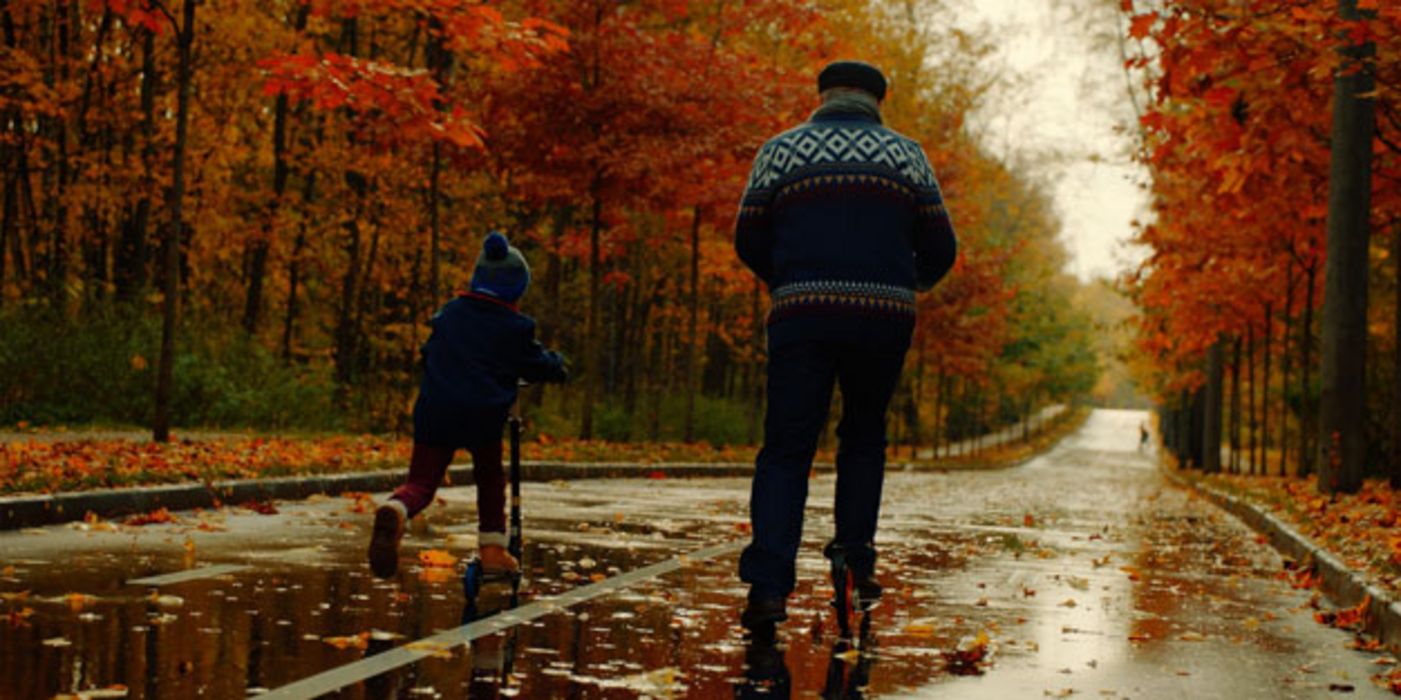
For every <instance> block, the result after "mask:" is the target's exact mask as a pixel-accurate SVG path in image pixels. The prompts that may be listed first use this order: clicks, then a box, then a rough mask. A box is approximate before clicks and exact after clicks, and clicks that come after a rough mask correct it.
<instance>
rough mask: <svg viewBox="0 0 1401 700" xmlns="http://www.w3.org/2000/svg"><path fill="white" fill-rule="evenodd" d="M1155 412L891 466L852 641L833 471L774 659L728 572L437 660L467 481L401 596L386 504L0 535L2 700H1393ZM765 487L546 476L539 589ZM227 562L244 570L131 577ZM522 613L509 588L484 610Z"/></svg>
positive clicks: (414, 545)
mask: <svg viewBox="0 0 1401 700" xmlns="http://www.w3.org/2000/svg"><path fill="white" fill-rule="evenodd" d="M1142 418H1143V415H1142V414H1140V413H1134V412H1113V411H1100V412H1097V413H1096V414H1094V415H1093V416H1092V418H1091V419H1090V422H1089V423H1088V424H1087V425H1086V427H1085V428H1084V429H1083V430H1081V431H1080V432H1079V433H1077V434H1076V435H1074V436H1072V437H1071V438H1069V439H1067V440H1066V441H1065V442H1063V443H1062V444H1061V445H1059V446H1058V447H1057V448H1055V449H1054V450H1052V451H1051V452H1049V453H1047V454H1046V455H1043V456H1042V457H1040V458H1037V459H1035V460H1033V461H1031V462H1029V463H1027V464H1025V465H1023V466H1020V467H1018V468H1015V469H1012V470H1006V471H998V472H982V473H948V474H937V473H904V472H899V471H892V473H890V474H889V476H888V478H887V480H886V484H887V488H886V499H885V509H884V512H883V519H882V523H881V532H880V535H879V543H878V544H879V546H880V549H881V556H882V562H881V571H880V579H881V582H882V584H883V585H884V586H885V589H886V598H885V600H884V601H883V602H882V603H881V605H880V606H879V607H877V608H876V609H875V610H874V611H873V612H872V613H871V614H870V616H869V618H868V620H867V621H866V626H865V627H864V628H863V629H862V631H861V633H860V634H859V635H858V636H857V638H856V639H854V640H844V639H840V638H839V637H838V634H837V625H836V623H835V620H834V619H833V618H832V615H831V609H830V608H829V606H828V604H827V599H828V597H829V596H830V587H829V585H828V583H827V581H826V562H825V561H824V560H823V559H822V558H821V555H820V551H821V544H822V542H823V540H824V539H825V536H826V535H827V534H828V533H829V532H830V529H831V503H830V499H831V493H832V481H831V479H830V478H823V477H819V478H817V479H815V480H814V483H813V490H812V498H811V501H810V505H809V510H808V520H807V525H806V532H807V535H808V537H807V540H806V541H805V545H804V549H803V553H802V556H801V559H800V562H799V577H800V586H799V590H798V592H797V594H796V595H795V596H794V598H793V599H792V600H791V601H790V619H789V621H788V622H787V623H785V624H784V625H783V626H782V628H781V630H780V633H779V636H778V638H777V640H776V641H775V642H773V643H759V642H753V641H751V640H746V639H745V637H744V636H743V635H742V634H741V631H740V629H739V627H738V625H737V618H738V611H739V607H740V606H741V605H742V603H743V599H744V594H745V589H744V587H743V586H742V585H741V584H740V583H739V582H738V580H737V579H736V577H735V574H734V568H735V563H736V562H735V557H734V556H732V555H731V556H725V557H721V558H718V559H716V560H712V561H687V562H686V563H685V564H684V565H683V566H682V568H681V570H680V571H679V572H676V573H671V574H667V575H664V576H662V577H660V578H658V579H654V580H649V581H646V582H643V583H641V584H638V585H636V586H633V587H631V588H628V589H626V590H624V591H622V592H617V593H612V594H609V595H606V596H602V597H599V598H596V599H593V600H589V601H587V602H584V603H581V604H579V605H577V606H574V607H571V608H568V609H565V610H560V611H557V612H552V613H550V614H547V615H545V616H544V617H541V618H538V619H536V620H533V621H530V622H527V623H524V624H521V625H517V626H515V627H512V628H510V629H508V630H506V631H504V632H500V633H497V634H493V635H490V636H487V637H483V638H481V639H477V640H475V641H473V642H472V643H471V644H470V645H467V646H461V645H459V646H457V647H443V648H430V647H426V646H424V643H423V642H421V641H419V640H423V639H424V638H426V637H429V636H431V635H433V634H435V633H437V632H440V631H443V630H447V629H451V628H454V627H457V626H459V625H462V624H464V623H465V622H467V621H468V620H464V619H463V609H464V605H463V596H462V589H461V585H460V581H459V578H458V577H459V575H460V567H461V565H462V563H461V562H459V563H458V564H457V565H456V566H450V567H441V566H428V565H426V564H419V563H415V562H417V561H418V555H419V553H421V552H424V551H428V550H443V551H449V552H452V553H454V554H456V555H458V556H466V555H469V554H470V552H471V550H472V549H473V548H474V545H475V536H474V534H473V533H474V531H475V527H474V525H473V524H474V523H475V516H474V513H473V508H474V505H473V503H474V495H473V493H472V490H471V489H470V488H467V489H446V490H444V491H443V492H442V493H441V496H442V499H441V501H440V503H439V504H437V505H435V506H434V507H432V508H431V509H430V511H429V513H428V515H427V517H426V518H424V519H423V520H422V521H421V522H415V523H414V524H413V526H412V528H411V530H410V533H409V536H408V538H407V539H406V541H405V549H404V561H405V563H406V566H404V567H403V568H402V569H403V570H402V571H401V574H400V576H399V577H398V578H396V579H394V580H391V581H379V580H376V579H374V578H373V577H371V576H370V574H369V571H368V569H367V567H366V566H365V564H364V561H363V548H364V545H365V542H366V538H367V533H368V528H369V524H370V522H369V521H370V516H369V515H368V512H367V511H368V508H369V507H371V505H372V501H371V500H370V497H369V496H365V495H361V496H360V497H354V496H352V497H335V498H317V499H312V500H311V501H308V502H305V503H286V504H277V508H278V510H279V511H280V512H277V513H275V514H262V513H258V512H254V511H252V510H248V509H240V508H228V509H224V510H220V511H211V512H204V513H182V514H180V518H179V521H178V522H176V523H172V524H160V525H148V526H143V527H129V526H123V525H117V524H112V523H104V522H87V523H82V524H77V525H73V526H66V527H54V528H45V529H42V530H29V531H23V532H10V533H0V615H3V619H0V698H53V697H55V696H58V695H61V694H65V693H67V694H76V693H79V692H88V693H89V695H88V697H130V698H194V697H208V698H243V697H248V696H250V695H255V694H258V693H261V692H264V691H266V690H269V689H275V688H278V687H280V686H283V685H286V684H288V683H291V682H293V681H297V680H299V679H302V678H306V677H308V676H311V675H314V674H316V673H320V672H322V671H326V670H329V669H334V668H337V667H341V666H344V665H346V664H350V663H353V662H356V661H357V660H360V659H363V658H366V657H367V656H373V655H375V654H378V653H382V652H384V651H386V650H389V649H395V648H398V647H402V646H406V645H407V646H409V647H410V648H415V649H417V650H419V651H423V652H426V654H427V657H426V658H425V659H424V660H422V661H420V662H417V663H413V664H409V665H406V666H404V667H402V668H398V669H395V670H394V671H392V672H390V673H387V674H383V675H380V676H377V677H374V678H371V679H370V680H368V681H364V682H361V683H355V684H353V685H350V686H348V687H346V688H344V689H343V690H341V691H340V692H339V693H337V694H333V695H332V696H331V697H342V698H435V697H442V698H456V697H471V698H496V697H531V698H535V697H541V698H546V697H548V698H636V697H654V698H665V697H695V698H722V697H736V698H760V697H763V698H771V697H780V698H782V697H821V698H887V697H900V698H904V697H958V698H967V697H973V698H977V697H988V698H1003V697H1046V696H1069V695H1077V696H1094V697H1118V698H1159V697H1164V698H1170V697H1194V698H1195V697H1200V698H1210V697H1221V698H1290V697H1300V698H1306V697H1327V696H1330V695H1333V694H1336V692H1338V691H1340V690H1341V689H1342V688H1344V687H1350V688H1351V689H1352V690H1351V692H1350V693H1349V694H1350V695H1351V696H1352V697H1357V696H1364V697H1366V696H1372V695H1376V696H1382V694H1381V692H1380V691H1379V690H1377V689H1376V688H1374V687H1373V686H1372V685H1371V683H1370V681H1369V676H1370V674H1371V673H1374V672H1375V669H1376V668H1377V667H1376V666H1375V664H1374V663H1373V661H1374V660H1375V659H1376V658H1377V656H1376V655H1368V654H1363V653H1360V652H1356V651H1352V650H1349V649H1347V648H1346V646H1345V645H1346V643H1347V642H1348V641H1349V637H1348V636H1347V635H1346V634H1343V633H1340V632H1338V631H1336V630H1330V629H1327V628H1323V627H1320V626H1318V625H1316V624H1314V623H1313V622H1312V620H1311V617H1310V613H1311V610H1310V609H1309V608H1308V607H1307V603H1308V600H1309V595H1308V592H1307V591H1296V590H1293V589H1292V588H1291V587H1290V586H1289V584H1288V582H1287V581H1286V580H1283V579H1282V578H1281V577H1280V576H1279V574H1280V572H1281V570H1282V565H1281V562H1280V560H1279V557H1278V556H1277V555H1276V554H1274V553H1273V551H1272V550H1270V549H1268V548H1267V547H1265V546H1264V545H1262V544H1260V543H1259V542H1258V541H1257V539H1256V538H1255V536H1254V535H1253V534H1252V533H1251V532H1250V531H1248V530H1246V529H1245V528H1244V527H1242V526H1241V525H1239V524H1238V523H1236V522H1235V521H1233V520H1231V519H1229V518H1228V517H1226V516H1224V515H1221V514H1220V513H1218V512H1217V511H1215V510H1214V509H1212V508H1211V507H1210V506H1209V505H1207V504H1204V503H1201V502H1198V501H1196V500H1194V499H1193V498H1191V497H1190V496H1189V495H1188V494H1186V493H1184V492H1182V491H1180V490H1177V489H1175V488H1173V487H1170V486H1169V485H1168V484H1167V483H1166V482H1165V480H1164V479H1163V478H1162V476H1161V475H1160V474H1158V473H1157V471H1156V470H1155V468H1154V466H1153V463H1152V459H1151V457H1150V456H1149V455H1143V454H1139V453H1137V452H1136V451H1135V450H1136V447H1137V440H1138V435H1137V426H1138V424H1139V422H1140V421H1141V420H1142ZM747 494H748V483H747V481H745V480H742V479H713V480H695V481H680V480H632V481H607V482H605V481H599V482H569V483H564V482H557V483H548V484H526V485H525V495H524V497H525V501H524V504H525V515H526V530H525V534H526V554H525V561H526V565H527V579H526V585H525V589H524V591H523V594H524V595H523V598H524V600H523V602H530V601H531V600H538V599H540V598H542V597H545V596H551V595H555V594H558V593H561V592H564V591H568V590H571V589H575V588H577V587H579V586H583V585H588V584H590V583H592V582H595V581H599V580H604V579H608V578H611V577H613V576H616V575H618V574H620V573H623V572H627V571H630V570H634V569H637V568H640V567H643V566H647V565H650V564H653V563H656V562H658V561H662V560H664V559H667V558H670V557H674V556H678V555H683V554H685V553H686V552H691V551H695V550H697V549H700V548H702V547H705V546H707V545H711V544H715V543H719V542H725V541H734V540H738V539H742V538H743V537H744V524H745V521H746V517H745V513H746V501H747ZM210 564H236V565H241V566H243V567H245V568H243V569H241V570H237V571H233V572H230V573H223V574H219V575H215V576H212V577H209V578H203V579H198V580H192V581H186V582H182V583H174V584H170V585H164V586H150V585H132V584H129V583H127V582H128V581H130V580H133V579H140V578H143V577H147V576H153V575H159V574H165V573H170V572H175V571H181V570H186V569H190V568H191V567H197V566H205V565H210ZM505 599H506V591H505V590H502V589H493V588H489V589H488V590H487V591H486V592H485V593H484V598H483V600H482V605H483V607H484V608H490V607H492V606H499V605H501V604H503V603H504V602H505ZM415 645H417V646H415ZM1330 686H1332V687H1333V689H1334V690H1333V691H1330V689H1329V688H1330Z"/></svg>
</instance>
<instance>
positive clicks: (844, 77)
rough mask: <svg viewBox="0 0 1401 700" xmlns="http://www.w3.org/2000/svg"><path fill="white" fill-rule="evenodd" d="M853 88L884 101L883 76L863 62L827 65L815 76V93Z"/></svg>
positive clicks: (878, 70)
mask: <svg viewBox="0 0 1401 700" xmlns="http://www.w3.org/2000/svg"><path fill="white" fill-rule="evenodd" d="M839 87H840V88H855V89H857V90H864V91H866V92H869V93H871V94H872V95H875V96H876V99H877V100H884V99H885V88H886V82H885V75H884V74H882V73H881V72H880V69H879V68H876V67H875V66H873V65H871V64H869V63H865V62H863V61H836V62H833V63H829V64H827V67H826V68H823V69H822V72H821V73H819V74H818V75H817V91H818V92H826V91H828V90H830V89H832V88H839Z"/></svg>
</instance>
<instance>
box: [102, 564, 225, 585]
mask: <svg viewBox="0 0 1401 700" xmlns="http://www.w3.org/2000/svg"><path fill="white" fill-rule="evenodd" d="M247 568H248V567H247V566H243V565H241V564H217V565H215V566H201V567H199V568H197V569H188V570H185V571H176V572H175V573H172V574H161V575H160V576H147V577H146V578H134V579H131V580H130V581H127V582H126V585H128V586H170V585H173V584H176V583H185V582H186V581H198V580H200V579H205V578H213V577H215V576H223V575H224V574H232V573H236V572H239V571H243V570H244V569H247Z"/></svg>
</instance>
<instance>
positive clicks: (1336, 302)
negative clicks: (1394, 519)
mask: <svg viewBox="0 0 1401 700" xmlns="http://www.w3.org/2000/svg"><path fill="white" fill-rule="evenodd" d="M1357 5H1358V0H1339V1H1338V14H1339V15H1340V16H1341V17H1342V18H1343V20H1345V21H1356V20H1358V19H1360V18H1361V17H1362V13H1360V12H1359V11H1358V9H1357ZM1369 14H1370V13H1369ZM1375 51H1376V47H1375V45H1373V44H1371V43H1366V44H1362V45H1353V46H1349V47H1347V48H1345V49H1343V52H1342V53H1343V56H1344V61H1343V65H1342V67H1340V69H1339V71H1338V74H1337V76H1336V78H1335V79H1334V84H1333V138H1332V154H1333V155H1332V165H1331V167H1330V172H1329V178H1328V180H1329V186H1328V258H1327V268H1326V270H1325V273H1324V287H1325V288H1324V293H1323V391H1322V394H1321V397H1320V402H1319V427H1318V429H1319V462H1318V468H1319V479H1318V489H1319V491H1320V492H1322V493H1325V494H1327V493H1334V492H1342V493H1356V492H1357V490H1358V489H1359V488H1360V487H1361V486H1362V471H1363V466H1364V465H1363V460H1364V459H1365V457H1366V451H1367V446H1366V442H1365V440H1366V434H1365V426H1366V416H1367V406H1366V399H1367V373H1366V363H1367V272H1368V270H1367V249H1368V239H1369V237H1370V235H1371V230H1370V218H1371V211H1372V202H1371V197H1372V140H1373V134H1374V133H1375V130H1376V115H1375V112H1374V107H1373V98H1372V96H1371V95H1372V93H1373V90H1374V89H1375V82H1376V81H1375V80H1374V78H1373V70H1374V67H1373V65H1372V57H1373V55H1374V54H1375Z"/></svg>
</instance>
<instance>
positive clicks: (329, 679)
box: [258, 542, 744, 700]
mask: <svg viewBox="0 0 1401 700" xmlns="http://www.w3.org/2000/svg"><path fill="white" fill-rule="evenodd" d="M743 546H744V543H743V542H731V543H729V544H722V545H716V546H714V547H707V548H705V549H699V550H696V551H693V552H689V553H687V554H682V555H680V556H677V557H673V558H671V559H668V560H666V561H663V562H659V563H657V564H653V565H651V566H647V567H643V568H641V569H636V570H634V571H629V572H627V573H625V574H622V575H620V576H614V577H613V578H610V579H605V580H603V581H599V582H598V583H594V584H590V585H587V586H580V587H578V588H575V589H572V590H570V591H567V592H565V593H562V594H560V595H557V596H552V597H549V598H542V599H540V600H537V601H535V602H534V603H530V604H528V605H522V606H520V607H518V608H516V609H514V610H506V611H503V612H501V613H499V614H496V615H492V616H491V617H488V618H485V619H482V620H477V621H476V622H472V623H469V624H466V625H463V626H461V627H458V628H455V629H450V630H447V631H445V632H439V633H438V634H435V635H433V636H431V637H427V638H424V639H420V640H418V641H417V642H413V643H410V644H406V645H404V646H401V647H396V648H394V649H390V650H389V651H386V652H384V653H381V654H376V655H374V656H368V657H365V658H363V659H360V660H359V661H354V662H351V663H348V664H346V665H344V666H338V667H336V668H333V669H329V670H327V671H323V672H321V673H318V674H316V675H314V676H310V677H308V678H303V679H302V680H299V681H296V682H294V683H289V684H287V685H284V686H282V687H280V688H275V689H273V690H271V691H269V692H267V693H264V694H262V695H260V696H258V697H259V699H260V700H307V699H309V698H316V697H320V696H322V695H325V694H326V693H330V692H334V691H336V690H339V689H341V688H344V687H346V686H348V685H351V684H352V683H358V682H360V681H363V680H365V679H367V678H373V677H375V676H378V675H381V674H384V673H388V672H389V671H393V670H394V669H396V668H399V667H401V666H407V665H409V664H411V663H414V662H416V661H419V660H421V659H423V658H425V657H428V656H431V655H433V654H434V653H437V652H439V651H441V650H442V649H447V648H452V647H455V646H458V645H462V644H466V643H468V642H471V641H472V640H474V639H479V638H481V637H485V636H487V635H490V634H495V633H497V632H500V631H502V630H506V629H510V628H512V627H515V626H516V625H520V624H524V623H526V622H530V621H531V620H534V619H536V618H539V617H544V616H545V615H548V614H550V613H554V612H561V611H563V610H565V609H567V608H569V607H572V606H574V605H578V604H579V603H583V602H585V601H589V600H592V599H594V598H597V597H599V596H602V595H606V594H608V593H612V592H615V591H619V590H622V589H624V588H627V587H629V586H632V585H633V584H636V583H641V582H642V581H646V580H648V579H652V578H656V577H658V576H661V575H663V574H669V573H671V572H673V571H677V570H678V569H680V568H681V567H682V566H684V565H686V564H688V563H691V562H700V561H706V560H709V559H714V558H716V557H721V556H724V555H726V554H731V553H734V552H738V551H739V550H740V548H742V547H743Z"/></svg>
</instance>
